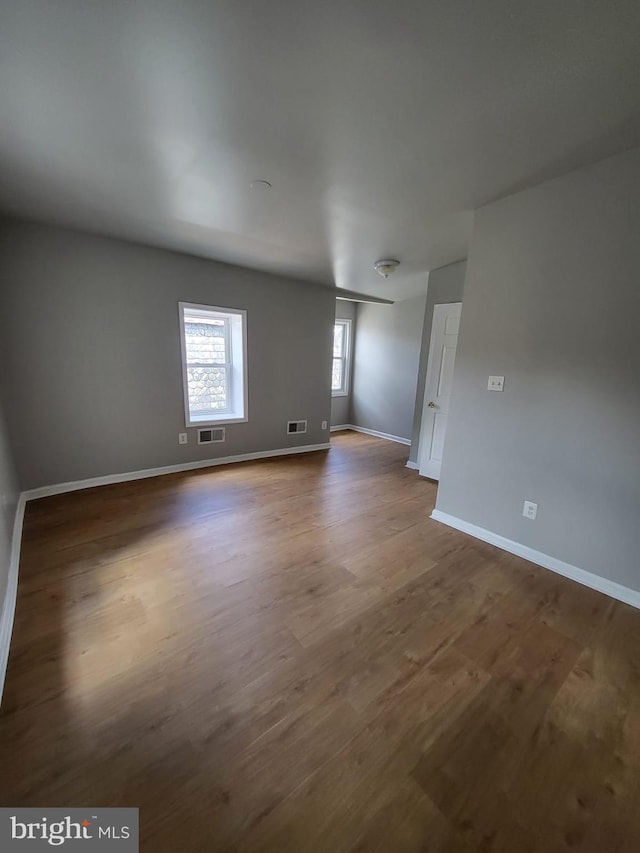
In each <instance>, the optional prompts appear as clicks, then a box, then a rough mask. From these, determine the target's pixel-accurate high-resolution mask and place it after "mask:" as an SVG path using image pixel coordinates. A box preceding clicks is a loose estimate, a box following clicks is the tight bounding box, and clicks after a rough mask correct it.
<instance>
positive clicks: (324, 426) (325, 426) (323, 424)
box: [322, 421, 327, 429]
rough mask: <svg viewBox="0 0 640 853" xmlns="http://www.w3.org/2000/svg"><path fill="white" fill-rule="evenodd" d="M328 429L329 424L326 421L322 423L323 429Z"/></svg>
mask: <svg viewBox="0 0 640 853" xmlns="http://www.w3.org/2000/svg"><path fill="white" fill-rule="evenodd" d="M326 428H327V422H326V421H322V429H326Z"/></svg>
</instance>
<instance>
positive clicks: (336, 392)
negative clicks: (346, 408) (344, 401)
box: [331, 391, 349, 397]
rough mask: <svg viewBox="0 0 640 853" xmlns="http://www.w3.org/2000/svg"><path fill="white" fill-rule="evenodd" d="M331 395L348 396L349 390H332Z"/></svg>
mask: <svg viewBox="0 0 640 853" xmlns="http://www.w3.org/2000/svg"><path fill="white" fill-rule="evenodd" d="M331 396H332V397H348V396H349V392H348V391H332V392H331Z"/></svg>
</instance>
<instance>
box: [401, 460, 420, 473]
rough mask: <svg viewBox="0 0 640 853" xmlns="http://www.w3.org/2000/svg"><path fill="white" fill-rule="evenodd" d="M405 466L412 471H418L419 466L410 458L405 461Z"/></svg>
mask: <svg viewBox="0 0 640 853" xmlns="http://www.w3.org/2000/svg"><path fill="white" fill-rule="evenodd" d="M404 467H405V468H411V470H412V471H419V470H420V466H419V465H418V463H417V462H412V461H411V460H410V459H409V460H408V461H407V464H406V465H405V466H404Z"/></svg>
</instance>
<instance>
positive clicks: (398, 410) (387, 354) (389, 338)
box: [351, 284, 426, 439]
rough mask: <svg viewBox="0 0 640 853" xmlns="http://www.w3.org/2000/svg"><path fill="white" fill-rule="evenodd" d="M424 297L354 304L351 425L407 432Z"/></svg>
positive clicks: (401, 434) (407, 435) (406, 435)
mask: <svg viewBox="0 0 640 853" xmlns="http://www.w3.org/2000/svg"><path fill="white" fill-rule="evenodd" d="M425 291H426V284H425ZM425 303H426V295H425V296H417V297H414V298H413V299H405V300H403V301H402V302H396V303H394V304H393V305H374V304H368V303H360V304H359V305H358V333H357V335H356V347H355V359H354V371H353V373H354V376H353V378H354V382H353V396H352V405H351V423H353V424H355V425H356V426H361V427H366V428H367V429H374V430H378V431H379V432H386V433H388V434H389V435H395V436H399V437H400V438H406V439H410V438H411V430H412V422H413V409H414V403H415V396H416V381H417V377H418V363H419V360H420V342H421V340H422V321H423V318H424V309H425Z"/></svg>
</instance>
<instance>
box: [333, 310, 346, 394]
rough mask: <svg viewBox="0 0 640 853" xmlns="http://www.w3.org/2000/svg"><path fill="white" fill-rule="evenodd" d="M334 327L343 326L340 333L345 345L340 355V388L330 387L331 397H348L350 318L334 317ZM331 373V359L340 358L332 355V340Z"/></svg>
mask: <svg viewBox="0 0 640 853" xmlns="http://www.w3.org/2000/svg"><path fill="white" fill-rule="evenodd" d="M333 325H334V328H335V326H344V332H343V333H342V340H343V341H344V342H345V346H344V348H343V353H342V356H341V360H342V388H340V389H338V390H336V391H334V390H333V389H331V396H332V397H348V396H349V393H350V390H349V382H350V380H351V376H350V372H351V371H350V370H349V365H350V362H351V320H348V319H346V318H343V317H336V319H335V320H334V321H333ZM331 354H332V355H331V375H332V376H333V360H334V359H335V358H340V356H334V355H333V341H332V342H331Z"/></svg>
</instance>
